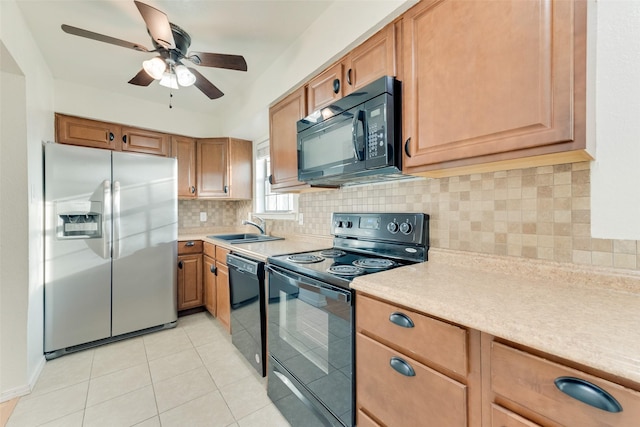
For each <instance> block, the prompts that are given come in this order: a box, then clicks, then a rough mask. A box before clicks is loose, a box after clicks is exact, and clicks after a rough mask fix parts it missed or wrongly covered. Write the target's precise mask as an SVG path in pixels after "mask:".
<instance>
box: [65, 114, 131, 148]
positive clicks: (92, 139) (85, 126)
mask: <svg viewBox="0 0 640 427" xmlns="http://www.w3.org/2000/svg"><path fill="white" fill-rule="evenodd" d="M55 117H56V123H55V127H56V142H59V143H61V144H71V145H82V146H85V147H93V148H106V149H108V150H120V147H121V144H122V133H121V132H122V130H121V127H120V126H119V125H116V124H113V123H105V122H100V121H97V120H90V119H83V118H80V117H74V116H66V115H64V114H58V113H56V115H55Z"/></svg>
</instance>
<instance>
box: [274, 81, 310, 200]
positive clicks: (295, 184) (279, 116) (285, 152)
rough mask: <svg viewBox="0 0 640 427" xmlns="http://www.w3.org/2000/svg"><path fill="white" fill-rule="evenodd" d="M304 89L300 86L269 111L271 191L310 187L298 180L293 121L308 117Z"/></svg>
mask: <svg viewBox="0 0 640 427" xmlns="http://www.w3.org/2000/svg"><path fill="white" fill-rule="evenodd" d="M306 105H307V104H306V96H305V88H304V87H301V88H299V89H298V90H296V91H295V92H293V93H291V94H290V95H288V96H287V97H286V98H284V99H283V100H281V101H280V102H278V103H277V104H275V105H274V106H273V107H271V108H270V109H269V152H270V159H271V178H270V181H271V190H273V191H299V190H302V189H305V188H309V185H307V184H305V183H303V182H300V181H298V142H297V133H298V131H297V128H296V122H297V121H298V120H300V119H303V118H304V117H306V115H307V109H306Z"/></svg>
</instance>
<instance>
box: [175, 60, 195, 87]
mask: <svg viewBox="0 0 640 427" xmlns="http://www.w3.org/2000/svg"><path fill="white" fill-rule="evenodd" d="M174 71H175V72H176V76H177V77H178V83H180V86H191V85H192V84H194V83H195V82H196V76H194V75H193V73H192V72H191V71H189V69H188V68H187V67H185V66H184V65H178V66H176V67H175V68H174Z"/></svg>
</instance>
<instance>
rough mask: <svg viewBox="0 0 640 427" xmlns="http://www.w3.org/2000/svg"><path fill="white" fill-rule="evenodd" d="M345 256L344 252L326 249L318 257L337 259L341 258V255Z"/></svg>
mask: <svg viewBox="0 0 640 427" xmlns="http://www.w3.org/2000/svg"><path fill="white" fill-rule="evenodd" d="M344 254H346V252H345V251H341V250H340V249H326V250H324V251H322V252H320V255H322V256H324V257H327V258H338V257H341V256H342V255H344Z"/></svg>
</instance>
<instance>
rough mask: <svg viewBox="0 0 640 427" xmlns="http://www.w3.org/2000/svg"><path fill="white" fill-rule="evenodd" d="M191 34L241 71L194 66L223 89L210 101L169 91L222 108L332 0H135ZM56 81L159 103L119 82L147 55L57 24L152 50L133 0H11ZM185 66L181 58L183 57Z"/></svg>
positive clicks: (195, 103)
mask: <svg viewBox="0 0 640 427" xmlns="http://www.w3.org/2000/svg"><path fill="white" fill-rule="evenodd" d="M143 1H144V2H145V3H147V4H148V5H150V6H153V7H155V8H157V9H159V10H161V11H163V12H164V13H166V14H167V16H168V18H169V21H170V22H172V23H174V24H176V25H178V26H180V27H181V28H183V29H184V30H185V31H187V33H189V35H190V36H191V40H192V42H191V47H190V48H189V51H200V52H213V53H226V54H236V55H242V56H244V58H245V60H246V61H247V66H248V71H247V72H242V71H232V70H223V69H216V68H209V67H197V66H194V67H195V68H197V69H198V71H200V73H201V74H203V75H204V76H205V77H207V78H208V79H209V80H210V81H211V82H212V83H213V84H215V85H216V86H217V87H218V88H219V89H220V90H222V92H224V93H225V95H224V96H223V97H222V98H219V99H217V100H210V99H209V98H207V97H206V96H205V95H204V94H202V93H201V92H200V91H199V90H198V89H197V88H196V87H195V86H192V87H188V88H181V89H179V90H178V91H175V93H174V97H180V100H181V102H180V103H181V104H182V105H189V110H192V111H197V112H202V113H206V114H209V113H214V112H216V111H224V109H225V106H228V105H230V104H231V103H232V102H233V99H234V97H236V98H237V97H239V96H241V95H242V91H243V90H245V88H249V87H251V83H252V82H253V81H254V80H256V78H257V77H258V76H259V75H260V73H261V71H262V70H265V69H266V68H267V67H268V66H269V65H270V64H271V63H272V62H273V60H274V59H275V58H277V57H278V56H279V55H280V54H281V53H282V52H283V51H284V50H285V49H286V48H287V47H288V46H289V45H291V44H292V43H293V41H295V40H296V39H297V38H298V37H299V36H300V35H301V34H302V33H303V32H304V31H305V30H306V29H307V28H308V27H309V25H310V24H311V23H312V22H313V21H314V20H315V19H316V18H317V16H318V15H320V14H321V13H322V12H323V11H324V10H325V9H326V8H327V7H329V5H330V4H331V3H332V2H333V1H334V0H321V1H312V0H226V1H225V0H143ZM17 4H18V6H19V8H20V9H21V11H22V13H23V15H24V18H25V20H26V22H27V25H28V26H29V28H30V30H31V32H32V34H33V37H34V38H35V41H36V43H37V44H38V46H39V47H40V49H41V51H42V54H43V55H44V58H45V60H46V62H47V64H48V65H49V68H50V70H51V72H52V74H53V77H54V78H55V79H56V80H62V81H70V82H73V83H75V84H79V85H84V86H89V87H93V88H97V89H101V90H105V91H109V92H116V93H120V94H123V95H126V96H130V97H134V98H139V99H143V100H145V101H151V102H157V103H159V104H163V105H166V104H167V102H168V100H169V90H168V89H167V88H165V87H162V86H160V85H158V83H157V82H153V83H151V85H150V86H148V87H141V86H134V85H131V84H128V83H127V82H128V81H129V80H130V79H131V78H132V77H133V76H135V75H136V73H137V72H138V71H139V70H140V69H141V68H142V61H144V60H146V59H149V58H151V57H153V56H155V54H153V53H145V52H138V51H135V50H132V49H127V48H123V47H119V46H114V45H111V44H107V43H102V42H98V41H95V40H90V39H86V38H82V37H78V36H73V35H70V34H67V33H65V32H63V31H62V30H61V28H60V26H61V25H62V24H68V25H71V26H74V27H79V28H82V29H85V30H89V31H93V32H96V33H100V34H104V35H107V36H111V37H115V38H118V39H122V40H126V41H129V42H133V43H138V44H141V45H143V46H145V47H147V48H148V49H149V50H151V49H153V44H152V43H151V38H150V36H149V35H148V34H147V29H146V26H145V23H144V21H143V19H142V17H141V16H140V13H139V12H138V9H137V8H136V6H135V4H134V3H133V0H91V1H87V0H60V1H58V0H18V1H17ZM188 64H189V63H188Z"/></svg>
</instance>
